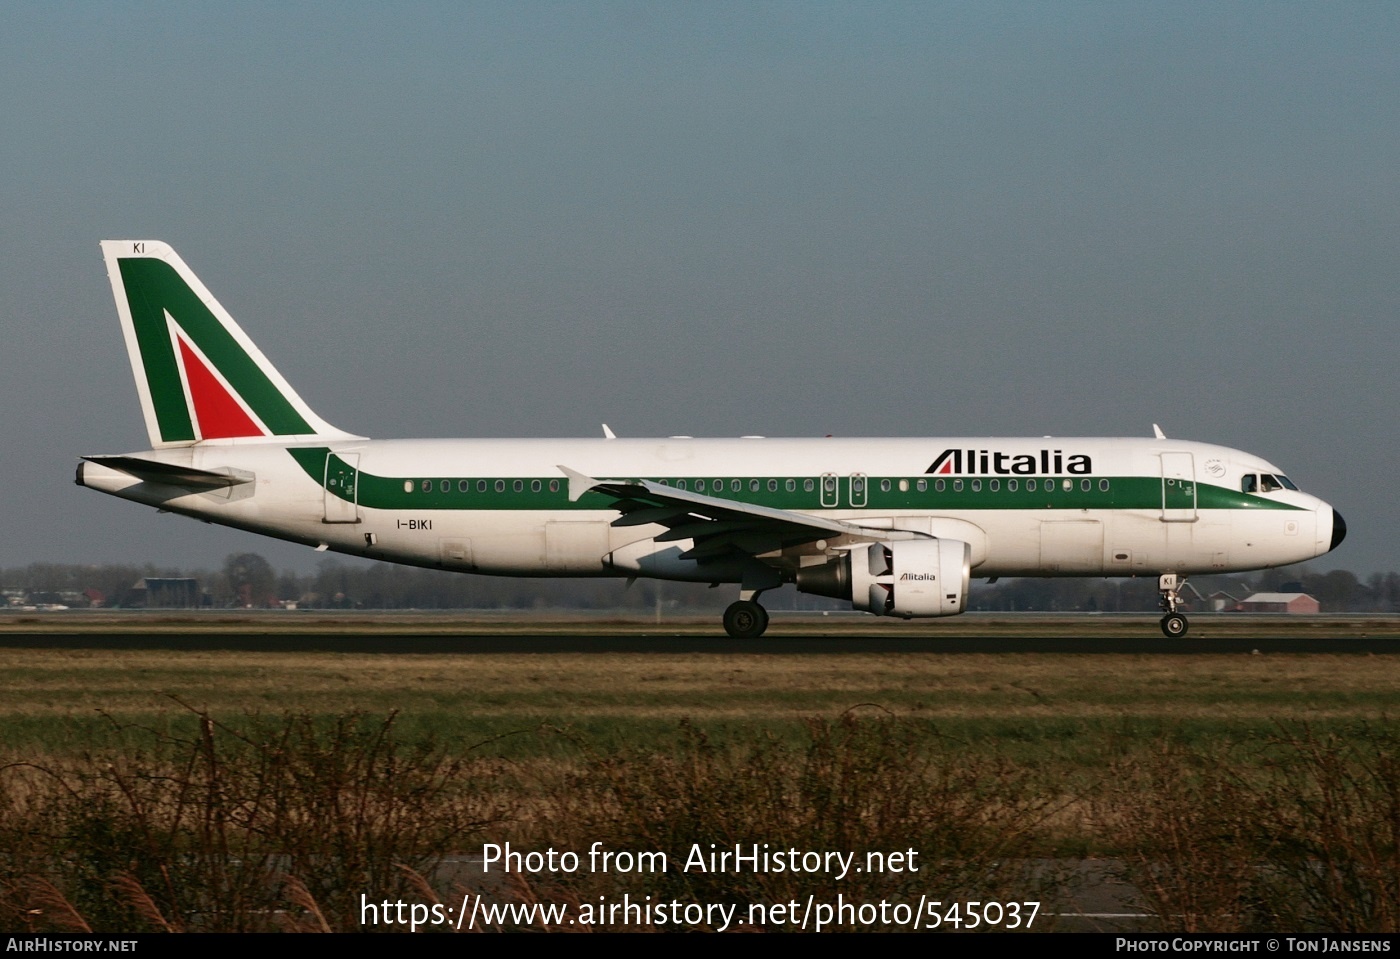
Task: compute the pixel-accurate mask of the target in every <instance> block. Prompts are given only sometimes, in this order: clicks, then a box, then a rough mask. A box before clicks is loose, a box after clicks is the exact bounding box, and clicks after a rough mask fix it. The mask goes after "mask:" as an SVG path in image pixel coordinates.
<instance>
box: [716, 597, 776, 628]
mask: <svg viewBox="0 0 1400 959" xmlns="http://www.w3.org/2000/svg"><path fill="white" fill-rule="evenodd" d="M759 592H760V590H740V591H739V601H738V602H737V603H730V604H729V608H728V609H726V610H725V611H724V631H725V632H726V633H728V634H729V635H730V636H732V637H734V638H735V639H758V637H760V636H762V635H763V632H764V630H766V629H767V628H768V610H766V609H764V608H763V607H762V606H760V605H758V602H757V600H758V594H759Z"/></svg>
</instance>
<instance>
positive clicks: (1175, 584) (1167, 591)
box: [1157, 573, 1191, 639]
mask: <svg viewBox="0 0 1400 959" xmlns="http://www.w3.org/2000/svg"><path fill="white" fill-rule="evenodd" d="M1185 585H1186V580H1185V579H1184V578H1181V579H1178V578H1177V575H1176V574H1175V573H1163V574H1162V575H1161V576H1159V577H1158V578H1157V591H1158V592H1160V593H1161V594H1162V611H1163V612H1165V613H1166V615H1165V616H1163V617H1162V633H1163V634H1164V635H1165V636H1166V637H1167V638H1168V639H1177V638H1179V637H1182V636H1185V635H1186V630H1188V629H1189V628H1190V627H1191V624H1190V623H1188V622H1187V621H1186V617H1185V616H1184V615H1182V614H1181V613H1179V612H1177V607H1178V606H1179V605H1180V604H1181V597H1180V596H1179V595H1178V594H1177V590H1178V589H1180V588H1181V587H1182V586H1185Z"/></svg>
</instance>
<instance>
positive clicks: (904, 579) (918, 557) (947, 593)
mask: <svg viewBox="0 0 1400 959" xmlns="http://www.w3.org/2000/svg"><path fill="white" fill-rule="evenodd" d="M971 570H972V547H971V546H969V545H968V544H967V543H964V542H963V541H961V540H956V539H916V540H899V541H897V542H893V543H862V544H861V545H859V546H857V547H855V548H854V549H852V550H849V551H848V552H846V553H845V554H844V555H842V556H840V557H838V558H837V559H834V560H832V561H831V562H829V563H826V564H824V565H822V566H807V567H804V568H802V569H800V570H798V571H797V588H798V590H800V591H801V592H804V593H815V594H817V595H819V596H832V597H834V598H836V599H845V600H849V601H850V603H851V605H852V606H854V607H855V608H856V609H864V610H867V611H869V612H872V613H874V614H875V615H877V616H901V617H903V618H905V619H911V618H913V617H915V616H953V615H955V614H957V613H961V612H962V611H963V610H964V609H965V608H966V605H967V588H968V582H969V580H970V578H971Z"/></svg>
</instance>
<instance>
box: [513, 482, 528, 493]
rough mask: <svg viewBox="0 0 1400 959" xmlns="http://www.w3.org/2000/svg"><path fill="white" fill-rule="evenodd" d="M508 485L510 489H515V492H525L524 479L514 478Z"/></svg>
mask: <svg viewBox="0 0 1400 959" xmlns="http://www.w3.org/2000/svg"><path fill="white" fill-rule="evenodd" d="M510 486H511V489H513V490H515V491H516V492H517V493H523V492H525V481H524V480H516V481H515V482H514V483H511V484H510Z"/></svg>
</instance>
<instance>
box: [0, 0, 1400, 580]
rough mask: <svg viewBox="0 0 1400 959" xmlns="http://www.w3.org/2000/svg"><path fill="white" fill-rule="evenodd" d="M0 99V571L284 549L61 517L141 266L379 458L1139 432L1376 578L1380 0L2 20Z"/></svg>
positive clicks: (1381, 423) (87, 13) (196, 12)
mask: <svg viewBox="0 0 1400 959" xmlns="http://www.w3.org/2000/svg"><path fill="white" fill-rule="evenodd" d="M0 104H3V107H0V116H2V117H3V127H0V131H2V132H0V172H3V175H4V177H3V182H4V187H3V191H2V192H0V222H3V224H4V227H5V236H6V240H7V244H6V246H7V249H6V255H5V256H3V257H0V324H3V326H2V327H0V328H2V329H3V332H4V337H3V340H0V397H2V398H3V402H4V404H5V411H6V415H5V417H4V422H5V424H6V430H7V433H8V442H7V450H6V452H5V454H4V457H3V467H0V481H3V483H4V487H5V489H6V491H7V493H8V495H7V496H6V498H5V503H6V504H7V505H6V507H5V512H6V514H7V520H8V521H7V522H6V523H5V527H6V530H7V533H8V535H6V536H5V538H4V541H3V544H0V566H14V565H20V564H24V563H28V562H31V561H35V560H44V561H57V562H79V561H93V562H107V561H118V560H134V561H140V562H146V561H150V562H154V563H157V564H159V565H186V566H206V567H217V566H218V565H220V564H221V563H222V561H223V557H224V556H225V555H226V554H227V553H230V552H234V551H241V550H246V549H253V550H256V551H258V552H262V553H263V554H264V555H266V556H267V557H268V558H269V559H270V560H272V562H273V563H274V564H275V565H278V566H296V567H298V568H311V567H312V566H313V565H314V561H315V559H316V558H317V556H316V554H314V553H312V552H311V551H310V550H306V549H304V548H301V547H293V546H288V545H282V544H276V543H274V542H272V541H270V540H263V539H261V538H258V537H254V536H251V535H250V534H245V533H239V532H236V531H232V530H224V529H220V528H217V527H211V526H206V525H203V524H200V523H197V522H194V521H191V520H187V519H181V518H177V517H172V516H161V515H157V514H156V513H155V512H154V511H152V510H150V509H148V508H144V507H139V506H136V505H134V504H130V503H124V502H121V501H119V500H116V499H113V498H110V497H107V496H103V495H101V494H99V493H96V492H93V491H89V490H82V489H79V488H78V487H76V486H74V485H73V484H72V475H73V469H74V467H75V465H76V463H77V457H78V455H79V454H83V453H117V452H125V451H128V450H134V449H144V448H145V447H146V445H147V440H146V434H145V429H144V426H143V424H142V420H141V415H140V410H139V408H138V405H137V399H136V392H135V388H134V386H133V384H132V380H131V373H130V368H129V366H128V364H127V360H126V356H125V351H124V348H123V345H122V340H121V333H120V328H119V325H118V322H117V317H116V312H115V309H114V307H113V304H112V301H111V292H110V287H109V286H108V283H107V280H106V276H105V271H104V269H103V265H102V261H101V257H100V254H99V251H98V246H97V244H98V241H100V240H102V239H108V238H134V237H139V238H147V239H161V240H166V241H168V242H170V243H171V244H173V245H174V246H175V247H176V249H177V250H179V251H180V253H181V254H182V255H183V256H184V258H185V260H186V261H187V262H188V263H189V264H190V265H191V266H192V267H193V268H194V270H195V271H196V272H197V273H199V275H200V276H201V278H202V279H203V280H204V281H205V283H206V284H207V285H208V286H209V287H210V289H211V290H212V291H213V293H214V294H215V295H216V296H217V297H218V298H219V299H220V300H221V301H222V302H223V303H224V305H225V306H227V307H228V308H229V309H230V311H231V312H232V313H233V315H234V316H235V317H237V318H238V319H239V321H240V322H241V323H242V325H243V326H244V327H245V328H246V329H247V330H248V332H249V333H250V334H251V335H252V336H253V338H254V339H255V340H257V342H258V343H259V344H260V345H261V346H262V348H263V349H264V351H265V352H266V353H267V354H268V355H269V356H270V357H271V358H272V360H273V362H274V363H276V364H277V366H278V367H279V368H280V369H281V370H282V372H283V373H284V374H285V375H286V376H287V378H288V379H289V380H290V381H291V382H292V383H293V384H295V385H296V387H297V388H298V390H299V391H300V392H301V394H302V395H303V396H304V397H305V398H306V399H307V400H308V402H310V403H311V405H312V406H313V407H314V408H315V409H316V410H317V412H319V413H320V414H321V415H322V416H324V417H325V418H326V419H328V420H329V421H330V422H332V423H334V424H336V425H337V426H340V427H343V428H346V429H350V430H353V431H356V432H360V433H364V434H366V435H369V436H374V437H387V436H513V435H523V436H577V435H585V436H590V435H598V434H599V431H600V427H599V424H600V423H601V422H607V423H608V424H610V425H611V426H612V427H613V429H614V430H616V431H617V432H618V433H619V434H623V435H632V436H639V435H664V434H672V433H686V434H694V435H739V434H745V433H764V434H768V435H822V434H826V433H834V434H838V435H997V434H1002V435H1042V434H1056V435H1076V434H1077V435H1150V433H1151V426H1152V423H1153V422H1158V423H1161V425H1162V426H1163V428H1164V429H1165V430H1166V431H1167V433H1168V434H1169V435H1172V436H1179V437H1183V438H1188V439H1199V440H1207V441H1211V442H1218V443H1222V444H1225V445H1228V446H1235V447H1240V448H1243V449H1247V450H1250V451H1252V452H1256V453H1258V454H1260V455H1262V456H1264V457H1266V458H1268V459H1270V460H1272V461H1274V462H1275V463H1277V464H1279V465H1280V466H1281V467H1282V468H1284V469H1285V470H1286V471H1287V472H1288V473H1289V474H1290V475H1291V476H1292V477H1293V479H1294V480H1296V481H1297V482H1298V483H1299V484H1300V485H1301V486H1302V487H1303V488H1305V489H1307V490H1309V491H1311V492H1314V493H1316V494H1318V495H1320V496H1322V497H1323V498H1324V499H1326V500H1328V501H1329V502H1331V503H1333V504H1334V505H1335V506H1337V508H1338V509H1340V510H1341V512H1342V513H1343V514H1344V515H1345V516H1346V518H1347V522H1348V523H1349V525H1350V529H1351V534H1350V537H1349V539H1348V541H1347V542H1346V544H1345V545H1344V546H1343V547H1342V549H1341V550H1339V551H1338V552H1337V553H1335V554H1333V555H1332V556H1330V557H1328V558H1327V560H1326V561H1324V562H1321V563H1319V564H1318V565H1319V566H1320V567H1323V568H1326V567H1330V566H1339V567H1344V568H1349V569H1353V570H1355V571H1356V572H1358V573H1360V574H1362V575H1365V574H1366V573H1369V572H1372V571H1375V570H1388V569H1394V568H1397V567H1400V556H1397V551H1396V549H1395V548H1394V545H1393V544H1394V541H1395V534H1396V532H1397V523H1396V509H1395V507H1394V502H1395V493H1394V490H1393V488H1392V487H1391V484H1390V478H1392V477H1397V476H1400V453H1397V450H1396V442H1395V434H1396V430H1395V426H1394V415H1395V406H1396V399H1397V395H1400V391H1397V387H1396V385H1395V383H1396V372H1397V371H1396V363H1395V358H1396V347H1395V343H1396V335H1397V330H1396V319H1397V316H1400V262H1397V251H1398V250H1400V190H1398V189H1397V183H1398V182H1400V180H1398V179H1397V178H1400V5H1396V4H1392V3H1374V4H1365V3H1352V4H1337V3H1318V4H1310V3H1290V4H1276V3H1217V2H1212V3H1201V4H1191V3H1183V2H1179V0H1173V2H1170V3H1162V4H1153V3H1132V4H1123V3H1118V2H1111V3H1110V2H1105V3H1068V2H1057V3H1030V2H1024V3H1008V4H997V3H988V2H977V3H966V4H943V3H914V4H895V3H859V4H857V3H842V4H822V3H815V2H802V3H796V2H792V3H760V2H747V0H746V2H742V3H733V4H726V3H718V2H704V3H700V2H685V3H664V2H656V0H648V2H639V3H562V4H552V3H518V2H511V3H458V2H451V3H441V4H434V3H427V4H424V3H406V2H398V3H393V4H382V3H374V4H355V3H344V2H340V3H334V4H294V5H288V4H282V3H269V4H249V3H230V2H219V3H187V2H181V3H171V4H163V3H128V4H123V3H86V2H84V3H73V4H67V5H64V4H58V3H52V2H43V3H34V4H23V3H13V2H12V3H7V4H5V6H4V7H3V9H2V10H0Z"/></svg>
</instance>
